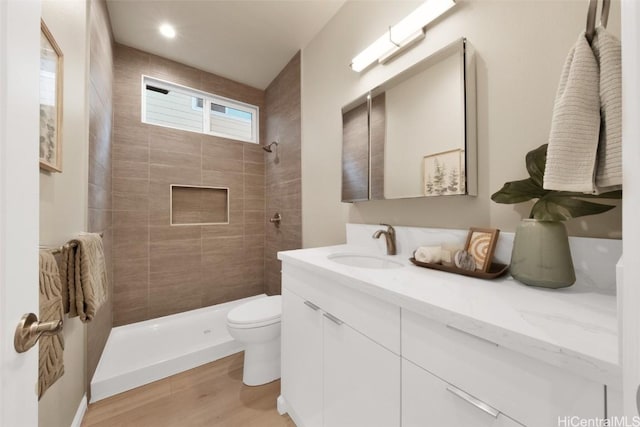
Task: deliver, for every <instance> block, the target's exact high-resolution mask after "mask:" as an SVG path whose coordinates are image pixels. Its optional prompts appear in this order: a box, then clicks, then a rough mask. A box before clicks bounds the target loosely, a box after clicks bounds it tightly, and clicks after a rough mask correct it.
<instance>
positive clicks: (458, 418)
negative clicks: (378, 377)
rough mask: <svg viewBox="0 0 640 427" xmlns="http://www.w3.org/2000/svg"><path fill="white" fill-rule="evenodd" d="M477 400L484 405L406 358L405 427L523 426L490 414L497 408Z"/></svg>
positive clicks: (403, 418) (403, 410)
mask: <svg viewBox="0 0 640 427" xmlns="http://www.w3.org/2000/svg"><path fill="white" fill-rule="evenodd" d="M456 393H458V394H456ZM472 402H473V403H472ZM474 403H475V404H482V403H481V402H480V401H477V400H475V401H474V400H473V397H470V396H465V395H464V391H462V393H460V390H459V389H456V388H454V387H451V386H450V385H449V384H447V383H446V382H444V381H442V380H440V379H439V378H437V377H435V376H434V375H431V374H430V373H429V372H427V371H425V370H424V369H422V368H420V367H418V366H416V365H414V364H413V363H411V362H408V361H406V360H404V359H403V360H402V427H424V426H438V427H460V426H473V427H516V426H518V427H522V424H519V423H517V422H515V421H514V420H512V419H511V418H509V417H507V416H505V415H504V414H502V413H499V412H497V413H494V415H495V416H494V415H491V414H489V412H491V411H492V410H495V408H491V407H487V408H486V410H487V411H489V412H486V411H485V410H482V409H480V408H478V407H477V406H475V405H474Z"/></svg>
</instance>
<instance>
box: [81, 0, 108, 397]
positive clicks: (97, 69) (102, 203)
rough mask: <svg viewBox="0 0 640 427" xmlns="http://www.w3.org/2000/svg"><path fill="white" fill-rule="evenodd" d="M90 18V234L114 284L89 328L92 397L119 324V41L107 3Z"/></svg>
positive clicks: (96, 4)
mask: <svg viewBox="0 0 640 427" xmlns="http://www.w3.org/2000/svg"><path fill="white" fill-rule="evenodd" d="M88 10H89V16H88V17H87V18H88V27H89V85H88V86H89V105H88V109H89V171H88V172H89V192H88V207H89V209H88V212H87V216H88V217H87V220H88V221H87V222H88V231H90V232H96V233H102V235H103V236H102V242H103V247H104V252H105V266H106V269H107V277H108V280H109V286H108V289H107V299H106V301H105V303H104V304H103V305H102V306H101V307H100V309H99V310H98V312H97V313H96V316H95V317H94V319H93V320H92V321H91V322H90V323H88V324H87V360H86V369H87V372H86V377H85V378H86V389H87V394H88V395H89V396H90V387H89V384H90V382H91V378H92V377H93V374H94V372H95V370H96V367H97V366H98V361H99V360H100V356H101V355H102V351H103V349H104V346H105V344H106V342H107V338H108V336H109V333H110V332H111V327H112V324H113V303H114V292H115V291H114V280H113V277H114V264H115V260H114V256H113V255H114V254H113V247H114V245H115V236H114V235H113V234H114V227H113V206H112V198H111V189H112V185H113V182H112V167H113V156H112V152H113V138H112V129H113V104H114V99H113V86H114V66H113V37H112V34H111V24H110V22H109V14H108V12H107V8H106V3H105V2H104V1H103V0H94V1H92V2H91V5H90V7H88Z"/></svg>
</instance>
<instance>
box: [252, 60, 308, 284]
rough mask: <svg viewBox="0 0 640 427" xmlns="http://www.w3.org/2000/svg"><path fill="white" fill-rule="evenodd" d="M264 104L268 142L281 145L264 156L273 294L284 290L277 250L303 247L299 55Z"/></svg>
mask: <svg viewBox="0 0 640 427" xmlns="http://www.w3.org/2000/svg"><path fill="white" fill-rule="evenodd" d="M265 104H266V113H267V114H266V117H267V118H266V133H267V134H266V136H267V138H266V139H267V141H277V142H278V147H277V149H276V150H277V151H276V152H274V153H273V154H271V155H268V156H266V157H265V159H266V161H265V171H266V172H265V176H266V186H265V187H264V189H265V190H264V191H265V197H264V200H265V204H266V210H265V222H264V223H263V224H266V226H265V231H264V233H265V249H264V258H265V261H264V270H265V290H266V293H267V294H270V295H273V294H279V293H280V291H281V277H280V270H281V266H280V261H278V259H277V253H278V251H283V250H288V249H298V248H300V247H302V213H301V212H302V211H301V208H302V198H301V160H300V159H301V156H300V153H301V144H300V138H301V137H300V135H301V125H300V123H301V120H300V114H301V110H300V52H298V53H297V54H296V55H295V56H294V57H293V58H292V59H291V61H290V62H289V64H288V65H287V66H286V67H285V68H284V69H283V70H282V71H281V72H280V74H279V75H278V77H276V78H275V80H274V81H273V82H271V84H270V85H269V87H268V88H267V90H266V92H265ZM276 153H277V155H276ZM251 183H253V182H251ZM245 191H247V188H245ZM276 212H279V213H280V214H281V215H282V221H281V224H280V226H279V227H276V226H275V225H273V224H271V223H269V222H268V220H269V218H270V217H271V216H273V215H274V214H275V213H276Z"/></svg>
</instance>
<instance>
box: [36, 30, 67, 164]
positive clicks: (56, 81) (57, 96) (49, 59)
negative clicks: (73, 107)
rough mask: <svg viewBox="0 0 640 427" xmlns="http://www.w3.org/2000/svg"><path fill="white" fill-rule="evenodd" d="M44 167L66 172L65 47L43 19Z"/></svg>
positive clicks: (41, 153) (41, 123)
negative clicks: (63, 150) (64, 155)
mask: <svg viewBox="0 0 640 427" xmlns="http://www.w3.org/2000/svg"><path fill="white" fill-rule="evenodd" d="M40 169H44V170H47V171H50V172H62V51H61V50H60V47H59V46H58V44H57V43H56V41H55V39H54V38H53V35H52V34H51V32H50V31H49V29H48V28H47V25H46V24H45V23H44V21H41V22H40Z"/></svg>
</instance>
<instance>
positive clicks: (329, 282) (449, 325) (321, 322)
mask: <svg viewBox="0 0 640 427" xmlns="http://www.w3.org/2000/svg"><path fill="white" fill-rule="evenodd" d="M308 251H313V250H308ZM298 253H304V251H300V252H296V254H298ZM311 253H313V252H311ZM289 256H291V258H292V259H294V260H295V259H296V256H295V255H293V256H292V255H289ZM300 257H302V256H300ZM322 259H326V256H323V258H322ZM322 259H321V260H320V261H318V260H317V258H316V259H314V262H317V263H318V264H319V267H317V268H316V267H315V266H314V264H313V263H312V262H309V263H304V262H286V260H285V262H283V274H282V298H283V313H282V395H281V399H280V400H279V408H280V409H282V410H284V411H286V412H289V414H290V415H291V418H292V419H293V421H294V422H295V423H296V425H297V426H298V427H360V426H362V427H378V426H379V427H425V426H426V427H431V426H434V427H435V426H437V427H462V426H464V427H467V426H468V427H518V426H525V427H550V426H558V425H565V421H566V422H569V420H570V419H573V420H576V419H577V420H602V419H603V418H605V416H606V414H607V407H606V400H607V398H606V396H605V394H607V395H608V399H609V407H608V414H609V415H617V414H619V413H620V410H619V405H616V403H619V400H620V399H619V396H618V395H617V393H616V390H615V389H614V388H613V387H610V389H609V390H608V393H605V387H604V384H603V382H600V381H598V380H596V379H594V378H601V377H600V376H598V375H594V373H593V372H590V375H584V376H583V375H581V374H580V372H581V371H580V370H578V369H576V368H575V367H574V366H569V365H568V364H569V363H582V362H584V361H585V360H586V361H588V359H584V360H583V359H582V358H581V357H580V356H579V353H578V354H577V355H572V356H571V358H563V357H561V358H554V357H551V356H555V355H556V353H558V355H560V356H562V353H563V349H562V347H558V348H557V349H554V348H553V347H545V346H544V345H543V346H541V347H535V346H533V347H530V348H531V349H532V350H535V351H537V352H538V356H539V355H540V354H539V353H540V352H541V351H547V352H549V354H544V355H543V356H544V357H542V358H536V357H535V356H533V354H532V355H531V356H529V355H527V353H525V352H524V351H515V350H514V349H512V347H515V348H518V347H520V348H522V346H519V345H518V344H519V342H518V341H517V340H518V339H519V338H518V336H517V335H515V336H513V335H512V336H511V337H509V336H508V331H509V330H508V329H505V328H504V327H503V326H501V325H500V324H499V323H498V324H494V323H490V322H487V321H482V320H475V318H474V317H471V316H470V315H469V314H468V313H466V314H465V315H460V314H459V313H458V311H456V306H454V305H453V304H450V305H449V307H448V308H445V309H440V308H438V307H435V306H434V305H433V304H432V303H431V302H430V301H429V302H425V303H424V304H421V305H419V304H416V303H415V302H416V301H415V300H412V299H411V296H404V295H399V292H400V291H404V290H406V289H409V291H414V288H415V293H416V294H417V295H418V296H419V297H421V298H423V299H426V297H425V295H426V294H425V293H424V290H425V289H427V285H426V284H425V283H426V282H420V283H417V284H415V285H412V286H414V287H410V286H405V285H404V284H403V282H402V280H405V277H407V275H408V273H406V272H405V273H404V274H405V276H403V275H402V274H403V271H402V269H397V270H393V271H389V270H388V271H387V273H386V276H385V277H384V280H385V281H389V282H390V283H392V285H390V286H389V288H388V289H385V288H384V287H383V286H382V285H375V284H372V282H375V280H376V279H377V276H376V278H375V279H373V278H372V276H373V275H372V274H371V273H368V274H362V275H361V276H359V275H357V274H356V273H357V271H356V272H353V271H352V270H345V273H344V274H339V273H334V272H333V271H332V270H331V269H330V267H324V265H323V264H322V263H323V262H325V261H322ZM338 268H339V267H338ZM407 271H408V272H409V273H411V272H413V273H414V274H416V273H420V274H421V276H420V280H425V281H426V280H428V279H429V277H427V276H426V274H425V275H422V271H410V270H407ZM379 274H380V276H383V275H384V274H385V273H384V272H382V273H379ZM443 277H449V276H443ZM407 280H408V282H409V283H411V282H410V281H411V280H412V277H411V276H410V275H409V276H408V279H407ZM460 280H465V279H460ZM394 281H395V282H394ZM438 285H439V284H438V283H435V284H434V285H432V286H431V287H430V288H429V290H430V291H431V290H433V291H434V292H436V291H440V292H444V291H448V290H450V289H451V288H453V290H451V292H452V293H451V295H452V296H450V298H449V299H446V301H447V303H449V302H450V301H456V300H455V297H457V293H455V292H454V290H455V287H456V286H457V284H455V283H449V285H450V286H449V287H444V286H438ZM474 285H476V283H470V286H474ZM392 286H393V290H391V289H390V288H392ZM496 287H497V286H496ZM496 287H487V291H494V290H495V288H496ZM460 289H463V288H460ZM469 289H474V290H476V291H477V288H469ZM514 289H515V290H516V291H520V288H514ZM463 290H466V289H463ZM508 290H510V289H507V291H508ZM523 291H525V292H526V293H525V294H524V295H525V296H529V297H530V296H531V295H534V296H535V295H536V294H534V293H533V292H529V291H530V290H529V289H526V288H524V289H523ZM427 296H428V295H427ZM436 297H437V295H436ZM476 297H477V296H476ZM434 299H437V298H435V297H434ZM464 303H465V300H461V301H460V304H464ZM475 303H476V304H477V300H476V301H475ZM498 303H500V301H499V300H498V301H497V302H496V305H499V304H498ZM451 306H453V309H451ZM434 307H435V308H434ZM463 308H464V307H463ZM502 308H503V312H502V313H503V317H505V315H506V314H509V313H512V312H511V311H507V310H505V309H504V307H502ZM513 313H514V316H510V317H509V316H507V317H505V318H506V319H511V321H513V322H522V319H520V318H519V317H517V316H518V313H520V312H517V311H513ZM496 318H497V319H498V320H501V317H499V316H497V317H496ZM551 320H552V321H553V319H551ZM527 326H528V327H529V328H530V329H531V331H532V332H534V333H535V332H538V330H536V328H539V327H541V326H540V324H536V323H535V322H531V323H527ZM543 326H544V325H543ZM575 329H576V331H582V330H583V329H580V328H575ZM503 331H504V333H505V334H506V335H503ZM584 331H586V332H587V333H588V332H589V330H588V329H584ZM551 332H556V331H554V330H549V333H551ZM560 335H561V334H560ZM483 336H485V337H494V338H493V339H500V340H501V341H500V344H497V343H495V342H492V341H490V340H487V339H484V338H482V337H483ZM505 336H507V338H508V339H505ZM555 336H557V335H555ZM555 336H552V335H550V340H551V338H554V337H555ZM598 337H600V335H596V338H598ZM605 338H606V335H605ZM550 342H552V341H550ZM605 342H606V341H605ZM528 345H529V346H531V344H528ZM594 345H596V344H594ZM549 359H552V360H553V363H552V362H550V361H549ZM597 369H598V365H594V370H597ZM602 377H605V378H611V383H612V384H614V383H615V380H616V377H615V376H604V375H603V376H602ZM562 420H565V421H562Z"/></svg>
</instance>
